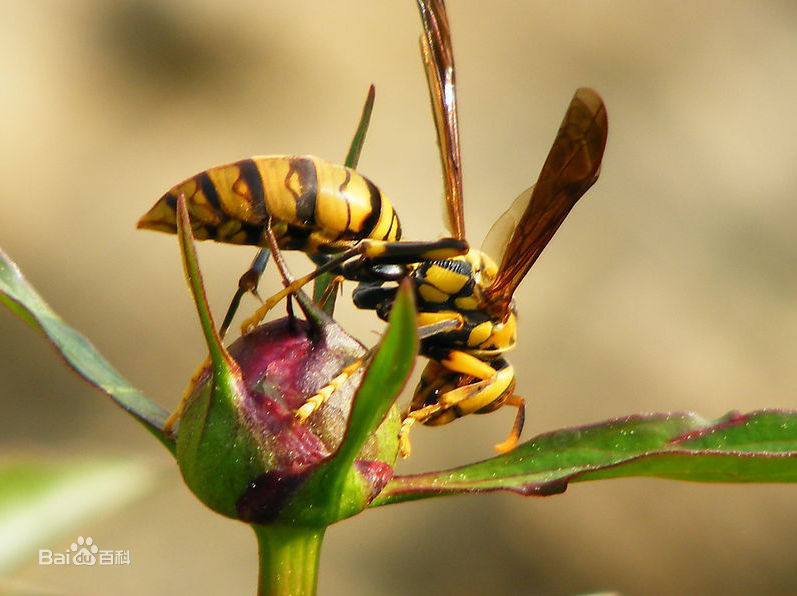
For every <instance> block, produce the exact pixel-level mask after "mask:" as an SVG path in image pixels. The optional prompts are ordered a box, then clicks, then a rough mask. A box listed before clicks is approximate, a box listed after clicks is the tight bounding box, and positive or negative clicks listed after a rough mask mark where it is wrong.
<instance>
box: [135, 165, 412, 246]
mask: <svg viewBox="0 0 797 596" xmlns="http://www.w3.org/2000/svg"><path fill="white" fill-rule="evenodd" d="M180 194H184V195H185V197H186V200H187V202H188V211H189V214H190V217H191V223H192V227H193V230H194V235H195V236H196V238H198V239H201V240H204V239H210V240H216V241H217V242H225V243H231V244H254V245H261V246H262V245H263V244H264V237H263V226H265V225H266V222H267V221H268V217H269V216H270V217H271V218H272V227H273V228H274V231H275V234H276V236H277V237H278V239H279V242H280V245H281V246H282V247H283V248H291V249H299V250H305V251H307V252H318V251H324V252H332V251H335V250H341V249H342V248H345V247H346V246H347V245H349V244H351V242H352V241H355V240H358V239H362V238H372V239H378V240H388V241H393V240H398V239H400V237H401V227H400V225H399V221H398V217H397V215H396V213H395V212H394V211H393V206H392V205H391V204H390V201H389V200H388V199H387V197H385V196H384V195H382V193H381V192H380V191H379V189H378V188H377V187H376V185H374V184H373V183H372V182H371V181H370V180H368V179H367V178H365V177H364V176H362V175H360V174H358V173H357V172H355V171H354V170H351V169H349V168H346V167H344V166H340V165H336V164H331V163H329V162H326V161H323V160H321V159H318V158H316V157H309V156H263V157H253V158H250V159H243V160H241V161H237V162H235V163H231V164H227V165H223V166H217V167H214V168H210V169H208V170H205V171H203V172H200V173H199V174H197V175H196V176H193V177H191V178H188V179H187V180H185V181H183V182H181V183H180V184H178V185H176V186H174V187H172V188H171V189H169V191H168V192H167V193H166V194H164V195H163V196H162V197H161V198H160V199H159V200H158V202H157V203H155V205H154V206H153V207H152V208H151V209H150V210H149V211H148V212H147V213H146V214H145V215H144V216H143V217H142V218H141V219H140V220H139V222H138V227H139V228H146V229H152V230H158V231H162V232H168V233H175V232H176V230H177V226H176V204H177V197H178V196H179V195H180Z"/></svg>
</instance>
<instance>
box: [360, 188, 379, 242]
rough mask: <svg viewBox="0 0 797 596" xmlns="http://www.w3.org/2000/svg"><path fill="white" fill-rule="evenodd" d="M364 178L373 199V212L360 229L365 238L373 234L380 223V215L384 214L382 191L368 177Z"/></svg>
mask: <svg viewBox="0 0 797 596" xmlns="http://www.w3.org/2000/svg"><path fill="white" fill-rule="evenodd" d="M363 180H365V184H366V185H367V186H368V192H369V193H370V199H371V213H369V214H368V217H366V218H365V219H364V220H363V225H362V227H361V228H360V230H359V232H360V236H361V237H363V238H365V237H370V236H371V233H372V232H373V231H374V228H375V227H376V224H378V223H379V217H380V216H381V215H382V193H380V192H379V189H378V188H377V187H376V185H375V184H374V183H373V182H371V181H370V180H368V178H365V177H363Z"/></svg>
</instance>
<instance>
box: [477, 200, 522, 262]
mask: <svg viewBox="0 0 797 596" xmlns="http://www.w3.org/2000/svg"><path fill="white" fill-rule="evenodd" d="M533 191H534V187H533V186H530V187H528V188H527V189H526V190H524V191H523V192H522V193H520V195H518V197H517V198H516V199H515V200H514V201H512V206H511V207H509V209H507V210H506V211H504V213H503V214H502V215H501V217H499V218H498V219H496V220H495V223H494V224H493V225H492V226H490V231H489V232H487V236H485V238H484V242H483V243H482V252H483V253H484V254H486V255H487V256H489V257H492V258H493V259H495V261H496V262H500V261H501V259H502V258H503V256H504V253H505V252H506V247H507V245H508V244H509V240H510V239H511V238H512V233H513V232H514V231H515V229H517V227H518V224H519V223H520V219H521V218H522V217H523V213H524V212H525V211H526V207H528V204H529V199H530V198H531V193H532V192H533Z"/></svg>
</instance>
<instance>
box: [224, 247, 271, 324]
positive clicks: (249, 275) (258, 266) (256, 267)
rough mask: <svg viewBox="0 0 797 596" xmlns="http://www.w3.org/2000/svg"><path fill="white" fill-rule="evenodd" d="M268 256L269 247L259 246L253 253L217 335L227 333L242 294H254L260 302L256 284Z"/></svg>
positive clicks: (264, 267) (269, 252) (269, 253)
mask: <svg viewBox="0 0 797 596" xmlns="http://www.w3.org/2000/svg"><path fill="white" fill-rule="evenodd" d="M270 256H271V251H270V250H269V249H267V248H261V249H260V251H259V252H258V253H257V255H255V258H254V260H253V261H252V264H251V265H249V269H247V270H246V272H245V273H244V274H243V275H242V276H241V277H240V279H239V280H238V289H237V290H236V291H235V294H234V295H233V297H232V300H230V306H228V307H227V313H226V314H225V315H224V321H223V322H222V324H221V327H219V336H220V337H221V338H222V339H223V338H224V335H225V334H226V333H227V329H229V328H230V323H232V318H233V317H234V316H235V313H236V311H237V310H238V306H239V305H240V304H241V298H243V296H244V294H246V293H247V292H251V293H252V294H254V296H255V298H257V299H258V300H260V301H261V302H262V299H261V298H260V295H259V294H258V293H257V284H258V282H259V281H260V276H261V275H263V271H265V269H266V265H267V264H268V259H269V257H270Z"/></svg>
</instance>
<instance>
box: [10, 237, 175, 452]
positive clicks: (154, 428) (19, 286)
mask: <svg viewBox="0 0 797 596" xmlns="http://www.w3.org/2000/svg"><path fill="white" fill-rule="evenodd" d="M0 301H2V302H3V303H4V304H5V305H6V306H8V307H9V308H10V309H11V310H12V311H13V312H14V313H15V314H17V315H18V316H20V317H21V318H22V319H23V320H24V321H25V322H26V323H28V324H29V325H31V326H32V327H33V328H34V329H37V330H39V331H41V332H42V333H44V335H45V337H47V339H48V340H49V341H50V342H51V343H52V344H53V347H55V349H56V350H57V351H58V352H59V353H60V354H61V355H62V356H63V357H64V360H66V363H67V364H68V365H69V366H70V367H71V368H72V369H73V370H74V371H75V372H76V373H78V374H79V375H80V376H81V377H83V378H84V379H85V380H86V381H88V382H89V383H90V384H92V385H94V386H95V387H97V388H98V389H100V390H102V391H104V392H105V393H107V394H108V395H109V396H110V397H111V399H113V400H114V401H115V402H116V403H117V404H119V405H120V406H121V407H122V408H124V409H125V410H126V411H127V412H129V413H130V414H131V415H132V416H134V417H135V418H136V419H137V420H138V421H139V422H141V423H142V424H143V425H144V427H145V428H147V430H149V431H150V432H151V433H152V434H153V435H155V436H156V437H157V438H158V439H159V440H160V442H161V443H163V444H164V445H165V446H166V447H167V448H168V449H169V450H171V451H172V452H173V451H174V440H173V439H172V438H171V437H170V436H168V435H167V434H166V433H164V432H163V430H162V429H163V423H164V422H165V421H166V418H167V416H168V412H166V410H164V409H163V408H161V407H160V406H158V405H157V404H156V403H154V402H152V401H150V400H149V399H148V398H147V397H146V396H145V395H144V394H143V393H141V392H140V391H139V390H138V389H136V388H135V387H133V386H132V385H131V384H130V383H129V382H128V381H127V379H125V378H124V377H123V376H122V375H121V374H119V372H118V371H117V370H116V369H115V368H114V367H113V366H111V364H110V363H109V362H108V361H107V360H105V358H103V357H102V355H101V354H100V353H99V352H98V351H97V350H96V349H95V348H94V346H92V345H91V343H90V342H89V341H88V340H87V339H86V338H85V337H83V336H82V335H81V334H80V333H78V332H77V331H75V330H74V329H72V328H71V327H69V326H68V325H67V324H66V323H64V321H63V320H61V318H60V317H59V316H58V315H57V314H55V312H53V310H52V309H51V308H50V306H49V305H48V304H47V303H46V302H45V301H44V300H43V299H42V298H41V296H39V294H38V293H36V290H34V289H33V287H32V286H31V285H30V284H29V283H28V281H27V280H26V279H25V278H24V277H23V275H22V273H21V272H20V270H19V268H18V267H17V266H16V264H15V263H14V262H13V261H12V260H11V259H10V258H9V257H8V256H7V255H6V254H5V253H4V252H3V251H2V250H0Z"/></svg>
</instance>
